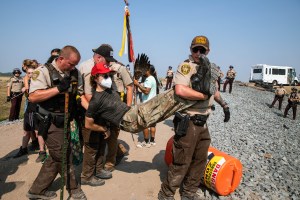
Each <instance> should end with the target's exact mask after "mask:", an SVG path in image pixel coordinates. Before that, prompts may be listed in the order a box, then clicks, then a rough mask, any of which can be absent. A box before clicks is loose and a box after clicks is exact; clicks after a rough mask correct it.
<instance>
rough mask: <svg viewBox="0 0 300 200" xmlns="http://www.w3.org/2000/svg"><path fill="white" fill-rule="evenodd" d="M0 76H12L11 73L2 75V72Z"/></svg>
mask: <svg viewBox="0 0 300 200" xmlns="http://www.w3.org/2000/svg"><path fill="white" fill-rule="evenodd" d="M0 76H12V73H11V72H6V73H2V72H0Z"/></svg>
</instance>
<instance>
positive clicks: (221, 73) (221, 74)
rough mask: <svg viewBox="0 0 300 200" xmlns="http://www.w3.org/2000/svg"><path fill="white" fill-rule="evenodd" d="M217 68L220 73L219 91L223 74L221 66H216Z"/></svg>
mask: <svg viewBox="0 0 300 200" xmlns="http://www.w3.org/2000/svg"><path fill="white" fill-rule="evenodd" d="M217 68H218V70H219V73H220V75H219V77H218V90H219V91H220V90H221V80H222V78H223V76H224V74H223V72H222V71H221V68H220V67H219V66H218V67H217Z"/></svg>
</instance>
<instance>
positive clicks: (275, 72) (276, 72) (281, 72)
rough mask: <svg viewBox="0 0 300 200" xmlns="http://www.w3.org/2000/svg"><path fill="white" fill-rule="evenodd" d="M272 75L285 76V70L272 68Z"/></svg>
mask: <svg viewBox="0 0 300 200" xmlns="http://www.w3.org/2000/svg"><path fill="white" fill-rule="evenodd" d="M272 74H273V75H285V69H277V68H273V69H272Z"/></svg>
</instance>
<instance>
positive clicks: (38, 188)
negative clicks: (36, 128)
mask: <svg viewBox="0 0 300 200" xmlns="http://www.w3.org/2000/svg"><path fill="white" fill-rule="evenodd" d="M63 142H64V129H63V128H57V127H56V126H55V125H53V124H51V126H50V128H49V130H48V137H47V138H46V140H45V143H46V145H47V148H48V150H49V154H50V156H49V157H48V158H47V159H46V160H45V163H44V164H43V166H42V168H41V170H40V172H39V174H38V176H37V178H36V179H35V181H34V182H33V184H32V186H31V188H30V190H29V192H30V193H32V194H44V193H45V191H46V190H47V189H48V187H49V186H50V185H51V184H52V182H53V181H54V179H55V178H56V176H57V174H58V173H60V174H61V170H62V148H63ZM66 158H67V161H66V163H65V175H64V178H65V184H66V188H67V190H68V191H69V192H72V193H73V192H76V191H78V190H80V185H78V183H77V181H76V178H75V171H74V166H73V164H72V154H71V149H70V144H69V146H68V148H67V155H66Z"/></svg>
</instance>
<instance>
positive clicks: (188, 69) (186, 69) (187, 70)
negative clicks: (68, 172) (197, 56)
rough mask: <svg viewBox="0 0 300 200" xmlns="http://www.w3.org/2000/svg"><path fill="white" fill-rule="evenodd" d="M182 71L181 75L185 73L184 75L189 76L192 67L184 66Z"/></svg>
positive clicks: (181, 68)
mask: <svg viewBox="0 0 300 200" xmlns="http://www.w3.org/2000/svg"><path fill="white" fill-rule="evenodd" d="M180 71H181V73H183V74H184V75H187V74H188V73H190V71H191V66H190V65H189V64H183V65H181V67H180Z"/></svg>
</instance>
